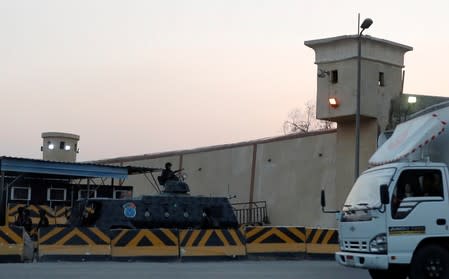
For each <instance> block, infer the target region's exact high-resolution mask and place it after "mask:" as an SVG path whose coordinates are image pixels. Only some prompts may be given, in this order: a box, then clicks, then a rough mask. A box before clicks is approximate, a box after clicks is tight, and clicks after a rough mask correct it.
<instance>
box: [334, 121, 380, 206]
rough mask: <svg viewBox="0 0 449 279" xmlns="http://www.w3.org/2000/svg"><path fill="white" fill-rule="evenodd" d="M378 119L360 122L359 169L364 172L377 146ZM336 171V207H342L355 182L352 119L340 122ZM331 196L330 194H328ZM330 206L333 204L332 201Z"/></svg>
mask: <svg viewBox="0 0 449 279" xmlns="http://www.w3.org/2000/svg"><path fill="white" fill-rule="evenodd" d="M377 131H378V126H377V121H376V119H374V118H362V119H361V122H360V152H359V154H360V157H359V171H360V173H362V172H363V171H364V170H366V169H367V168H368V159H369V158H370V157H371V155H372V154H373V153H374V151H375V150H376V147H377ZM335 148H336V162H338V163H337V164H336V165H335V171H336V173H337V175H336V185H337V187H338V191H337V192H336V196H335V199H334V200H333V201H334V202H335V204H334V206H335V207H334V208H338V209H340V208H341V206H342V205H343V204H344V202H345V200H346V196H347V195H348V193H349V191H350V190H351V188H352V185H353V184H354V180H355V177H354V169H355V123H354V122H353V121H351V120H348V121H342V122H339V123H338V131H337V140H336V146H335ZM328 196H330V195H328ZM328 204H329V207H330V206H331V204H330V203H328Z"/></svg>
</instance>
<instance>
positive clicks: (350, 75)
mask: <svg viewBox="0 0 449 279" xmlns="http://www.w3.org/2000/svg"><path fill="white" fill-rule="evenodd" d="M358 40H360V50H361V52H360V57H359V55H358V53H359V52H358V50H359V49H358V43H359V41H358ZM304 44H305V45H306V46H308V47H310V48H312V49H313V50H314V51H315V64H316V65H317V99H316V108H317V109H316V115H317V118H318V119H323V120H330V121H334V122H337V125H338V128H337V145H336V148H337V151H336V160H337V162H351V161H353V159H352V158H354V157H355V137H356V131H355V129H356V127H355V118H356V109H357V93H358V92H357V82H358V70H359V69H358V59H360V153H359V154H360V160H359V162H360V164H359V168H360V170H361V171H362V170H365V169H366V168H367V166H368V164H367V162H368V159H369V157H370V156H371V155H372V154H373V152H374V151H375V150H376V146H377V136H378V134H379V132H380V131H383V130H384V129H385V127H386V126H387V124H388V120H389V119H388V116H389V111H390V106H391V100H392V99H393V98H395V97H398V96H400V95H401V94H402V87H403V74H402V69H403V68H404V55H405V53H406V52H407V51H411V50H413V48H412V47H410V46H406V45H402V44H399V43H396V42H392V41H388V40H383V39H379V38H375V37H370V36H360V37H359V36H358V35H345V36H338V37H333V38H325V39H319V40H311V41H306V42H304ZM336 171H337V177H336V180H337V181H336V187H337V189H338V191H337V193H338V195H339V196H338V197H337V199H336V202H337V205H341V204H343V202H344V198H345V196H346V195H347V193H348V192H349V190H350V187H351V185H352V184H353V182H354V181H353V180H354V165H353V164H341V163H337V170H336Z"/></svg>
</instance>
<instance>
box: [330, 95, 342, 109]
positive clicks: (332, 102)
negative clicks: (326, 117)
mask: <svg viewBox="0 0 449 279" xmlns="http://www.w3.org/2000/svg"><path fill="white" fill-rule="evenodd" d="M329 105H330V106H331V108H338V106H339V105H340V102H338V100H337V98H335V97H330V98H329Z"/></svg>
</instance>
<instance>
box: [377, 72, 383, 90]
mask: <svg viewBox="0 0 449 279" xmlns="http://www.w3.org/2000/svg"><path fill="white" fill-rule="evenodd" d="M377 84H378V85H379V86H382V87H383V86H385V75H384V73H383V72H379V80H378V81H377Z"/></svg>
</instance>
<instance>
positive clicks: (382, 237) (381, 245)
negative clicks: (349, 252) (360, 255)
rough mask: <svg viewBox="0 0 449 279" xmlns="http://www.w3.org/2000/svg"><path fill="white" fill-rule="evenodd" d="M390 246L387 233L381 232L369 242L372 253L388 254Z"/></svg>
mask: <svg viewBox="0 0 449 279" xmlns="http://www.w3.org/2000/svg"><path fill="white" fill-rule="evenodd" d="M387 248H388V243H387V234H385V233H381V234H378V235H376V236H375V237H374V238H373V239H371V241H370V242H369V250H370V252H371V253H377V254H386V253H387Z"/></svg>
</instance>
